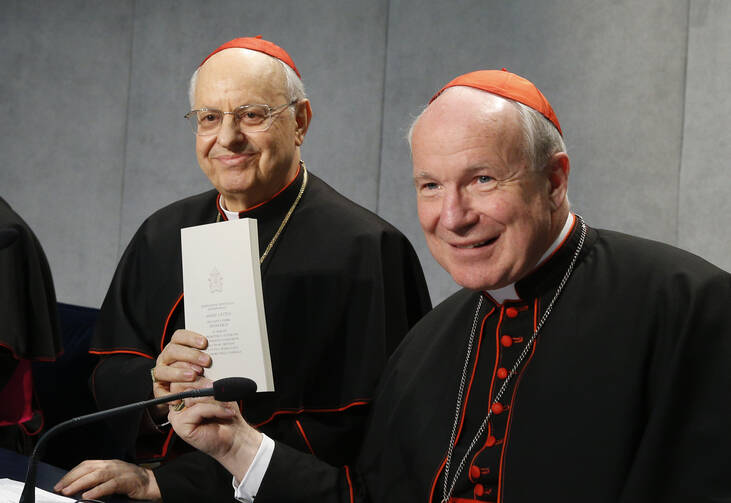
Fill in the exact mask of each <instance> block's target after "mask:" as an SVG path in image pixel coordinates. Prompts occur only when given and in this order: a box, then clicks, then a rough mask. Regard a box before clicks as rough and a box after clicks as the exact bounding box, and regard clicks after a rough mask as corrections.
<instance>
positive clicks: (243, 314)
mask: <svg viewBox="0 0 731 503" xmlns="http://www.w3.org/2000/svg"><path fill="white" fill-rule="evenodd" d="M180 239H181V243H182V250H183V292H184V293H185V295H184V296H183V299H184V302H185V328H186V329H187V330H191V331H193V332H198V333H199V334H201V335H204V336H205V337H206V338H207V339H208V349H207V350H206V352H207V353H208V354H209V355H211V358H212V359H213V364H212V365H211V367H210V368H208V369H206V370H205V376H206V377H207V378H209V379H211V380H212V381H215V380H218V379H222V378H224V377H248V378H249V379H252V380H253V381H255V382H256V386H257V391H274V377H273V375H272V363H271V359H270V357H269V339H268V338H267V328H266V319H265V317H264V301H263V299H262V290H261V269H260V267H259V239H258V234H257V226H256V220H254V219H251V218H244V219H240V220H229V221H225V222H217V223H214V224H206V225H198V226H195V227H187V228H184V229H181V231H180Z"/></svg>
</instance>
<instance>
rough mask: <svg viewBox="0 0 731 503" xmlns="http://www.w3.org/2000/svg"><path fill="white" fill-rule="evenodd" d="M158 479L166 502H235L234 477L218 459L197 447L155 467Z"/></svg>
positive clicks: (156, 478)
mask: <svg viewBox="0 0 731 503" xmlns="http://www.w3.org/2000/svg"><path fill="white" fill-rule="evenodd" d="M154 473H155V480H156V481H157V485H158V487H159V488H160V494H161V495H162V500H163V502H165V503H168V502H172V503H179V502H186V501H190V502H201V501H216V502H226V501H231V502H235V501H236V500H235V499H234V497H233V496H234V490H233V487H232V485H231V481H232V480H233V477H232V476H231V474H230V473H229V472H228V471H227V470H226V469H225V468H224V467H223V466H221V465H220V464H219V463H218V462H217V461H216V460H214V459H213V458H211V457H210V456H208V455H207V454H204V453H202V452H200V451H194V452H190V453H187V454H183V455H182V456H178V457H177V458H175V459H174V460H172V461H170V462H169V463H166V464H164V465H162V466H160V467H158V468H155V469H154Z"/></svg>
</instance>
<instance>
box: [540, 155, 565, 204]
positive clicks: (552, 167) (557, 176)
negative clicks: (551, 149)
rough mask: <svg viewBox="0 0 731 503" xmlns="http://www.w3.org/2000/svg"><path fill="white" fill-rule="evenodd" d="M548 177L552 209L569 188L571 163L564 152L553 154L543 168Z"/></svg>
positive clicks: (560, 201) (563, 197) (562, 201)
mask: <svg viewBox="0 0 731 503" xmlns="http://www.w3.org/2000/svg"><path fill="white" fill-rule="evenodd" d="M544 170H545V173H546V175H547V177H548V182H549V185H548V198H549V199H550V200H551V207H552V209H554V210H555V209H557V208H558V207H559V206H561V205H562V204H563V203H564V201H565V200H566V192H567V191H568V188H569V172H570V171H571V165H570V163H569V156H568V155H567V154H566V152H558V153H556V154H553V155H552V156H551V158H550V159H549V160H548V162H547V163H546V167H545V168H544Z"/></svg>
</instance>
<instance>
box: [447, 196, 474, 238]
mask: <svg viewBox="0 0 731 503" xmlns="http://www.w3.org/2000/svg"><path fill="white" fill-rule="evenodd" d="M478 220H479V215H478V213H477V212H476V211H474V209H473V208H472V205H471V204H470V198H469V196H467V195H465V194H462V193H460V192H459V191H457V190H454V191H448V192H447V194H445V196H444V199H443V200H442V212H441V214H440V216H439V222H440V224H441V225H442V226H443V227H444V228H446V229H448V230H450V231H452V232H454V233H457V234H459V233H461V232H464V231H466V230H468V229H470V228H471V227H472V226H473V225H475V224H476V223H477V221H478Z"/></svg>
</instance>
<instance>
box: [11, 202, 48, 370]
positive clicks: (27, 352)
mask: <svg viewBox="0 0 731 503" xmlns="http://www.w3.org/2000/svg"><path fill="white" fill-rule="evenodd" d="M0 230H5V231H7V232H6V233H4V235H7V236H10V234H11V233H12V235H13V236H14V241H12V243H10V239H8V243H7V246H5V247H4V248H2V249H0V319H2V329H0V346H3V347H5V348H6V349H7V350H8V351H9V352H10V353H12V355H13V356H14V358H16V359H26V360H55V359H56V357H57V356H58V355H59V354H60V353H61V350H62V348H61V338H60V333H59V328H58V313H57V310H56V293H55V290H54V288H53V278H52V277H51V270H50V268H49V267H48V260H47V259H46V255H45V254H44V253H43V248H41V244H40V243H39V242H38V239H37V238H36V236H35V234H33V231H32V230H31V229H30V227H28V224H26V223H25V221H24V220H23V219H22V218H21V217H20V216H19V215H18V214H17V213H15V212H14V211H13V209H12V208H11V207H10V206H9V205H8V203H7V202H6V201H5V200H4V199H2V198H0ZM15 236H17V237H15Z"/></svg>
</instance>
